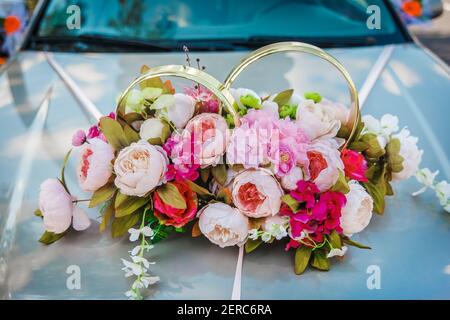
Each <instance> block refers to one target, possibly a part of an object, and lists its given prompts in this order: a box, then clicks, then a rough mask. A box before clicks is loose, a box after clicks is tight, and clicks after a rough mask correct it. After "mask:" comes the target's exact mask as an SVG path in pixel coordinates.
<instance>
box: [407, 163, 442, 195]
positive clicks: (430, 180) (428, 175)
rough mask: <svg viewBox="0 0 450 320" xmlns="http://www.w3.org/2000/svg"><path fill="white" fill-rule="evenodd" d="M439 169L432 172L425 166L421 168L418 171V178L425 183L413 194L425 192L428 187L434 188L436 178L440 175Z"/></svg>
mask: <svg viewBox="0 0 450 320" xmlns="http://www.w3.org/2000/svg"><path fill="white" fill-rule="evenodd" d="M438 173H439V170H436V171H435V172H431V170H430V169H428V168H424V169H420V170H418V171H417V173H416V179H417V181H418V182H419V183H421V184H423V187H422V188H421V189H420V190H418V191H416V192H414V193H413V194H412V195H413V196H417V195H419V194H421V193H424V192H425V191H426V190H427V189H428V188H432V189H433V188H434V179H435V178H436V176H437V175H438Z"/></svg>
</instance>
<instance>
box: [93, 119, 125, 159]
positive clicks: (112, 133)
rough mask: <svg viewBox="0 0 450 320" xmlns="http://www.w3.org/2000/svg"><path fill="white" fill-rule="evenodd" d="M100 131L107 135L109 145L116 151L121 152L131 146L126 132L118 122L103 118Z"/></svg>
mask: <svg viewBox="0 0 450 320" xmlns="http://www.w3.org/2000/svg"><path fill="white" fill-rule="evenodd" d="M100 129H101V130H102V132H103V134H104V135H105V137H106V140H107V141H108V143H109V144H110V145H111V146H112V147H113V148H114V149H115V150H116V151H119V150H120V149H122V148H125V147H127V146H128V145H129V142H128V139H127V137H126V136H125V132H124V131H123V128H122V126H121V125H120V123H119V122H118V121H116V120H113V119H111V118H110V117H102V118H101V119H100Z"/></svg>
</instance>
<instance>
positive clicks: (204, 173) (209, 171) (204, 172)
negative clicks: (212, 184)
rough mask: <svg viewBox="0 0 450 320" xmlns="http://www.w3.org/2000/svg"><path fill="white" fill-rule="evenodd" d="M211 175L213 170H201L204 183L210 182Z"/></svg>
mask: <svg viewBox="0 0 450 320" xmlns="http://www.w3.org/2000/svg"><path fill="white" fill-rule="evenodd" d="M210 173H211V168H210V167H208V168H204V169H200V179H201V180H202V181H203V183H206V182H208V179H209V174H210Z"/></svg>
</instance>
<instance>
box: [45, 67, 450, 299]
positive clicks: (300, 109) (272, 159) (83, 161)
mask: <svg viewBox="0 0 450 320" xmlns="http://www.w3.org/2000/svg"><path fill="white" fill-rule="evenodd" d="M188 62H189V60H188ZM150 70H151V69H150ZM150 70H149V69H148V68H147V67H143V69H142V72H143V73H144V75H145V74H146V73H148V72H150ZM188 70H191V68H189V69H188ZM190 72H192V71H190ZM199 72H200V71H199ZM144 79H145V81H141V82H140V87H139V88H134V89H132V90H127V92H126V93H125V94H124V95H123V99H122V100H121V101H122V102H120V103H119V107H118V108H117V110H116V113H111V114H110V115H108V116H105V117H102V118H101V119H100V120H99V123H98V124H97V125H94V126H93V127H91V128H90V129H89V130H88V132H84V131H82V130H79V131H78V132H76V133H75V134H74V136H73V141H72V144H73V146H74V148H75V149H76V150H75V151H76V152H77V153H78V166H77V176H78V182H79V185H80V187H81V189H82V190H83V191H86V192H89V193H91V197H90V198H89V200H87V201H88V206H89V207H90V208H92V207H99V208H100V212H101V215H102V221H101V224H100V231H104V230H105V229H106V228H108V227H110V229H111V233H112V236H113V237H121V236H125V235H127V234H129V238H130V240H131V241H137V240H139V241H140V242H139V244H138V245H137V246H136V247H135V248H134V249H132V250H131V251H130V253H131V256H130V260H125V259H123V264H124V268H123V270H124V271H125V275H126V276H135V277H136V279H135V281H134V282H133V284H132V287H131V289H130V291H128V292H127V293H126V295H127V296H128V297H130V298H142V295H141V289H143V288H146V287H148V286H149V285H150V284H153V283H155V282H157V281H158V280H159V278H158V277H157V276H152V275H150V274H149V273H148V270H149V266H150V262H149V261H148V260H147V259H146V258H145V256H144V254H145V252H147V251H148V250H150V249H151V248H152V247H153V245H154V244H156V243H157V242H158V241H161V240H163V239H165V238H167V237H168V236H169V234H170V233H171V232H186V231H188V230H189V232H190V233H191V235H192V236H194V237H196V236H201V235H203V236H205V237H206V238H208V239H209V240H210V241H211V242H212V243H214V244H216V245H218V246H220V247H222V248H223V247H228V246H235V245H237V246H240V247H245V251H246V252H247V253H249V252H251V251H253V250H255V249H256V248H258V247H259V246H260V245H261V244H263V243H266V244H269V243H272V242H273V241H284V242H285V243H286V250H291V249H292V250H295V258H294V266H295V267H294V271H295V273H297V274H301V273H303V272H304V271H305V269H306V268H307V266H308V265H310V266H311V267H313V268H316V269H319V270H329V268H330V259H331V258H332V257H334V256H343V255H344V254H345V253H346V251H347V248H348V246H355V247H358V248H362V249H369V247H368V246H366V245H363V244H360V243H357V242H355V241H354V240H352V239H351V236H352V235H353V234H355V233H359V232H361V231H363V230H364V229H365V228H366V227H367V225H368V224H369V222H370V220H371V217H372V212H373V211H375V212H376V213H378V214H382V213H383V211H384V207H385V197H386V196H389V195H393V194H394V191H393V188H392V186H391V181H393V180H403V179H407V178H409V177H411V176H412V175H414V174H415V173H416V172H417V170H418V168H419V164H420V161H421V156H422V151H421V150H419V149H418V147H417V138H415V137H413V136H411V135H410V134H409V132H408V130H406V129H402V130H400V131H399V127H398V119H397V118H396V117H394V116H392V115H389V114H387V115H384V116H383V117H382V118H381V119H380V120H377V119H375V118H373V117H372V116H364V117H362V119H361V117H360V116H357V117H356V120H355V122H354V124H356V125H352V123H351V122H352V121H351V120H350V119H351V110H350V109H349V108H347V107H346V106H344V105H343V104H341V103H336V102H333V101H331V100H328V99H326V98H324V97H322V96H321V95H320V94H319V93H315V92H308V93H303V94H299V93H298V92H297V91H294V90H292V89H289V90H286V91H283V92H279V93H277V94H273V95H270V96H265V97H260V96H259V95H258V94H257V93H255V92H254V91H252V90H250V89H242V88H241V89H235V90H234V89H230V90H229V93H230V96H232V98H233V99H232V100H233V101H234V103H233V104H232V109H224V108H222V105H223V101H222V100H221V99H219V98H217V96H216V95H215V94H213V93H212V92H211V91H210V90H209V89H208V88H206V87H205V86H203V85H201V84H199V83H198V84H196V85H195V86H194V87H192V88H191V87H189V88H185V90H184V92H182V93H181V92H175V89H174V87H173V86H172V84H171V83H170V81H163V80H162V79H161V78H160V77H151V78H144ZM237 119H238V121H236V120H237ZM70 154H71V151H69V153H68V154H67V156H66V158H65V160H64V165H63V169H62V172H61V177H60V179H48V180H46V181H44V182H43V183H42V185H41V190H40V200H39V209H38V210H37V211H36V214H37V215H38V216H41V217H42V218H43V223H44V228H45V230H46V231H45V232H44V234H43V235H42V237H41V239H40V241H41V242H43V243H45V244H50V243H53V242H55V241H57V240H59V239H60V238H61V237H63V236H64V235H65V234H67V233H68V232H73V230H76V231H81V230H84V229H86V228H88V227H89V225H90V219H89V218H88V216H87V215H86V213H84V211H83V210H82V209H81V208H80V203H81V202H82V201H83V200H77V197H75V196H74V195H72V194H71V193H70V192H69V189H68V186H67V184H66V182H65V178H64V174H65V170H64V168H65V166H66V163H67V160H68V157H69V155H70ZM434 176H435V174H434ZM434 176H433V174H432V173H431V172H428V171H427V172H422V173H421V177H422V178H421V181H422V182H424V183H425V188H426V187H433V188H434V184H433V181H431V180H434ZM431 178H433V179H431ZM430 181H431V182H430ZM444 189H445V190H444ZM448 189H449V188H448V186H447V187H445V186H443V188H442V186H441V190H443V191H442V192H443V193H444V195H443V196H442V197H441V198H442V199H444V200H443V201H441V203H443V202H445V204H446V208H449V209H450V205H449V198H450V197H449V196H450V192H449V190H448ZM422 191H423V190H422ZM442 192H441V193H442Z"/></svg>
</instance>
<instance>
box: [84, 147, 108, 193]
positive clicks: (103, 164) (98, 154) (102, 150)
mask: <svg viewBox="0 0 450 320" xmlns="http://www.w3.org/2000/svg"><path fill="white" fill-rule="evenodd" d="M113 159H114V150H113V148H112V147H111V145H109V144H108V143H106V142H105V141H103V140H102V139H99V138H94V139H90V140H89V143H85V144H84V145H83V146H82V147H81V152H80V155H79V160H78V166H77V176H78V183H79V185H80V187H81V189H82V190H83V191H87V192H95V191H96V190H97V189H99V188H100V187H103V186H104V185H105V184H106V183H107V182H108V180H109V178H110V177H111V175H112V163H111V161H112V160H113Z"/></svg>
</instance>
